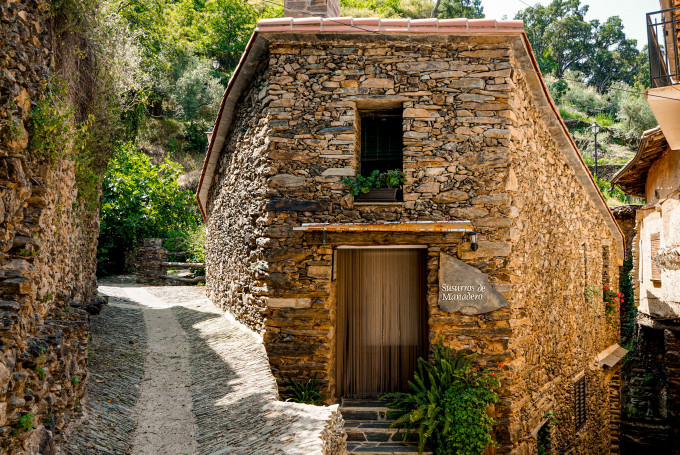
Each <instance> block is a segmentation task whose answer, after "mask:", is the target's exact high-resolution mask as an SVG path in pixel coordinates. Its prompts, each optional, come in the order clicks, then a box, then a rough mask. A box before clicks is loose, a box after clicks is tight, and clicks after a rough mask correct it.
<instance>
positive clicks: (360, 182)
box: [342, 169, 406, 196]
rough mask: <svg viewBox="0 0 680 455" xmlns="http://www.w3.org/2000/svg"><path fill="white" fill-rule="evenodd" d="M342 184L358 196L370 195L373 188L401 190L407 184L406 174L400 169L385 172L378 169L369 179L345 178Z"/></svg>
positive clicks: (360, 177)
mask: <svg viewBox="0 0 680 455" xmlns="http://www.w3.org/2000/svg"><path fill="white" fill-rule="evenodd" d="M342 183H344V184H345V185H347V186H348V187H349V188H350V189H349V192H350V193H351V194H353V195H354V196H358V195H359V194H360V193H363V194H366V193H368V192H369V191H370V190H371V189H373V188H399V187H400V186H401V185H403V184H404V183H406V174H404V173H403V172H401V171H400V170H399V169H392V170H389V171H385V172H380V171H378V170H377V169H376V170H375V171H373V172H371V175H369V176H368V177H364V176H363V175H361V174H359V175H357V176H356V178H352V177H345V178H343V179H342Z"/></svg>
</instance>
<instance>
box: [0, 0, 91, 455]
mask: <svg viewBox="0 0 680 455" xmlns="http://www.w3.org/2000/svg"><path fill="white" fill-rule="evenodd" d="M46 11H47V5H46V4H45V3H44V2H37V1H23V2H18V1H14V0H9V1H6V2H3V3H2V4H0V25H1V26H2V33H0V47H2V49H3V50H2V55H1V56H0V452H2V453H3V454H5V453H7V454H13V453H17V454H50V453H52V451H51V450H52V437H53V435H54V433H55V432H58V431H59V430H60V429H61V428H63V426H64V424H65V422H66V421H67V420H68V418H69V416H70V415H71V412H72V409H73V407H74V406H75V405H76V404H77V402H78V398H79V397H80V396H81V395H82V393H83V388H84V384H85V381H84V379H85V376H86V363H87V339H88V337H87V331H88V311H91V312H96V311H97V310H98V308H99V304H100V303H101V302H99V301H97V293H96V277H95V265H96V258H95V256H96V244H97V243H96V239H97V235H98V231H99V225H98V221H97V217H96V212H95V213H91V212H90V213H84V212H85V211H83V210H82V209H83V206H82V205H81V201H80V199H79V198H78V189H77V187H76V186H75V174H76V170H75V163H74V162H73V161H72V160H64V159H56V160H49V159H47V158H46V157H45V156H40V155H39V154H36V153H35V152H32V151H30V150H29V147H28V145H29V141H30V140H31V134H30V133H29V132H27V130H30V126H29V124H30V115H31V110H32V108H34V107H35V105H36V103H37V102H38V101H39V100H40V99H41V96H42V90H43V87H44V82H45V80H46V76H47V74H48V72H49V71H52V72H53V73H54V71H55V69H58V68H57V67H56V66H55V65H58V63H59V59H58V58H56V57H55V55H54V52H53V48H52V45H53V43H55V42H58V41H59V37H58V36H54V35H53V34H52V32H51V30H50V28H49V27H48V23H47V21H46V18H45V12H46ZM56 46H59V44H56ZM61 50H62V51H64V50H65V49H63V48H62V49H61ZM62 56H63V54H62ZM62 145H63V146H64V148H65V149H66V148H67V147H69V146H70V144H62ZM66 154H67V153H66Z"/></svg>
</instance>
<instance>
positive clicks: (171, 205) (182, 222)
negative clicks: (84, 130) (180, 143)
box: [98, 144, 200, 273]
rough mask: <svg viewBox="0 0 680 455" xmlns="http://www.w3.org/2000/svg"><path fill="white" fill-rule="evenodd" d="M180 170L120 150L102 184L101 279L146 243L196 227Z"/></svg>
mask: <svg viewBox="0 0 680 455" xmlns="http://www.w3.org/2000/svg"><path fill="white" fill-rule="evenodd" d="M180 173H181V168H180V166H179V165H178V164H177V163H173V162H172V161H170V160H166V161H165V163H164V164H161V165H154V164H153V163H152V162H151V159H150V158H149V157H148V156H147V155H145V154H144V153H142V152H139V151H137V150H136V149H135V147H134V145H132V144H123V145H121V146H120V148H119V149H118V151H117V152H116V154H115V155H114V156H113V158H112V159H111V161H110V162H109V164H108V166H107V168H106V173H105V178H104V184H103V193H102V205H101V225H100V233H99V247H98V250H99V251H98V254H99V258H98V262H99V272H100V273H115V272H119V271H120V270H121V269H122V265H123V263H124V258H123V254H124V252H125V251H126V250H129V249H131V248H134V247H135V246H136V244H137V243H138V242H139V241H141V240H142V239H144V238H149V237H160V238H164V237H169V236H171V235H172V233H173V232H186V231H190V230H192V229H194V228H195V227H196V226H197V225H198V224H199V222H200V219H199V215H198V211H197V210H196V207H195V202H194V199H193V195H192V194H191V192H189V191H186V190H182V189H181V188H180V186H179V183H177V178H178V177H179V175H180Z"/></svg>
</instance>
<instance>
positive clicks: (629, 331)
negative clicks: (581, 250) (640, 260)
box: [619, 255, 637, 349]
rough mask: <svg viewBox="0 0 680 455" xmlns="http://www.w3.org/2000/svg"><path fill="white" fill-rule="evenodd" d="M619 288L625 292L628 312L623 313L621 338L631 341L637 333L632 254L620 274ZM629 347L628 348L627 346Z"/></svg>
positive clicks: (622, 292)
mask: <svg viewBox="0 0 680 455" xmlns="http://www.w3.org/2000/svg"><path fill="white" fill-rule="evenodd" d="M619 283H620V284H619V289H620V290H621V294H623V303H624V308H626V312H625V314H624V315H623V316H624V317H623V321H621V323H622V327H621V338H622V340H623V341H624V342H626V341H631V340H633V339H634V335H635V319H636V318H637V307H636V306H635V291H634V289H633V257H632V255H630V256H629V257H627V258H626V260H624V261H623V267H621V274H620V276H619ZM626 349H627V348H626Z"/></svg>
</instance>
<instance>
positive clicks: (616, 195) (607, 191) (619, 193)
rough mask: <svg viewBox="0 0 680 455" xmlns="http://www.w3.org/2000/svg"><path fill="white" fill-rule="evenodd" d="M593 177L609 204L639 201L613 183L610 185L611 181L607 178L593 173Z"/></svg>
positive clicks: (635, 202) (615, 204)
mask: <svg viewBox="0 0 680 455" xmlns="http://www.w3.org/2000/svg"><path fill="white" fill-rule="evenodd" d="M593 178H594V179H595V183H597V187H598V188H599V189H600V193H602V195H603V196H604V198H605V200H606V201H607V204H608V205H609V206H612V207H613V206H617V205H623V204H637V203H639V202H640V199H639V198H635V197H631V196H628V195H627V194H626V193H624V192H623V190H622V189H621V188H619V187H618V186H616V185H614V186H613V187H612V184H611V182H609V181H608V180H605V179H603V178H601V177H599V176H597V175H594V176H593Z"/></svg>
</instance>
